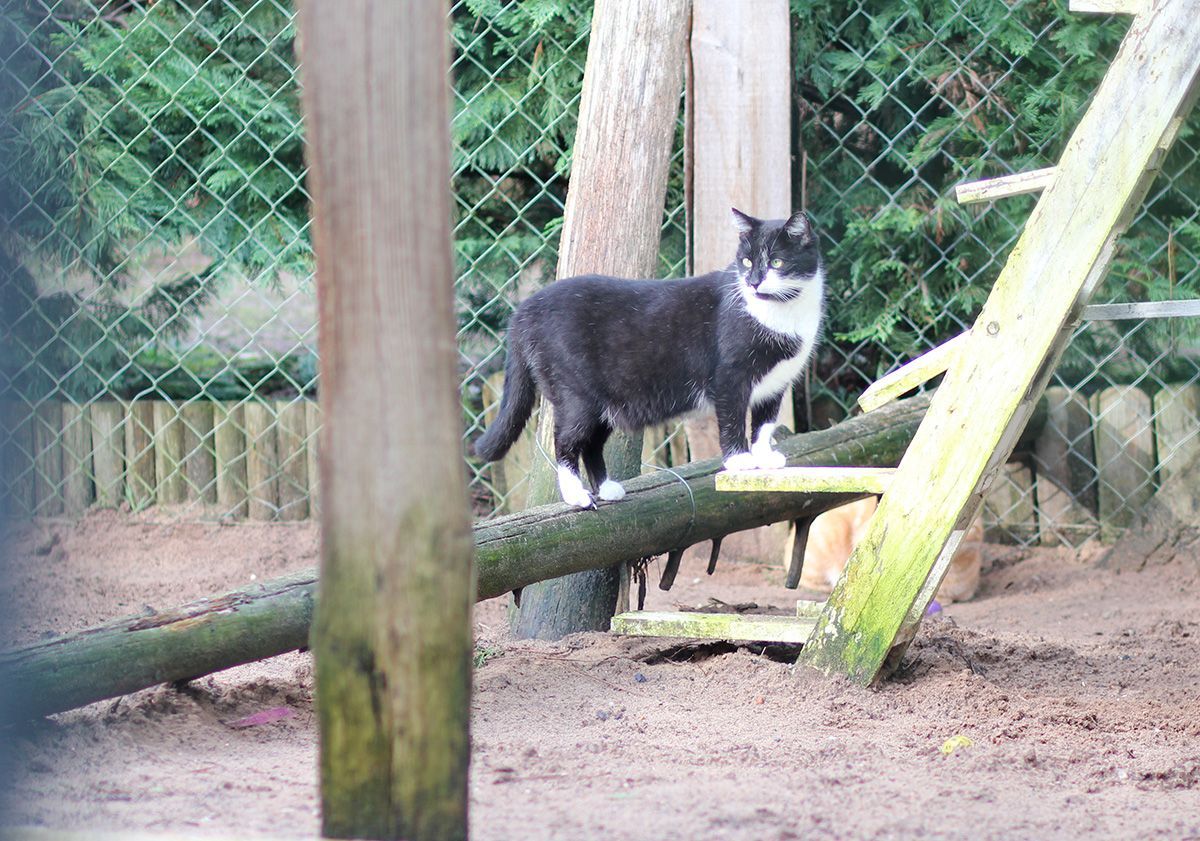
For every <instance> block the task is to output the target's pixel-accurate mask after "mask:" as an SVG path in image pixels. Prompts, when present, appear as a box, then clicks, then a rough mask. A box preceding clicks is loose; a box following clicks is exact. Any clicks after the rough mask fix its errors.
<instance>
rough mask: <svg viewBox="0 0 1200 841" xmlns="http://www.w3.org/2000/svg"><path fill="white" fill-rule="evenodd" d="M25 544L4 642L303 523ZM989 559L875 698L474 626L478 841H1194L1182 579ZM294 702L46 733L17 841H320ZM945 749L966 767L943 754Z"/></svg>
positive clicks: (1198, 725)
mask: <svg viewBox="0 0 1200 841" xmlns="http://www.w3.org/2000/svg"><path fill="white" fill-rule="evenodd" d="M19 537H20V541H19V548H20V549H21V551H20V553H19V558H18V561H17V564H16V566H15V568H14V570H13V573H14V579H13V581H12V582H11V584H12V586H13V587H14V590H13V592H15V593H31V592H40V593H43V594H44V597H43V598H42V599H41V600H40V601H39V602H38V603H36V604H32V603H31V604H27V605H25V607H26V610H25V612H24V617H23V619H21V620H20V621H16V622H14V623H13V624H12V625H10V627H9V629H8V631H7V634H6V636H7V637H8V639H7V640H6V642H12V641H14V640H15V641H22V640H30V639H35V638H38V637H39V636H42V635H43V634H46V633H50V632H60V631H66V630H70V629H73V628H80V627H85V626H87V625H90V624H93V623H95V622H98V621H101V620H104V619H108V618H112V617H115V616H119V615H124V614H130V613H137V612H138V611H139V610H142V609H143V606H145V605H149V606H152V607H155V608H162V607H167V606H171V605H174V604H177V603H180V602H183V601H187V600H190V599H193V598H197V597H200V596H204V595H209V594H211V593H214V592H219V591H222V590H225V589H230V588H233V587H237V586H243V585H245V584H248V583H250V582H251V581H252V580H254V578H255V577H257V578H259V579H261V578H264V577H270V576H274V575H278V574H280V573H283V572H286V571H289V570H293V569H298V568H302V567H306V566H310V565H312V564H314V563H315V562H316V555H317V534H316V530H315V527H314V526H312V525H311V524H300V525H226V526H220V525H215V524H202V523H176V524H174V525H170V526H161V525H155V524H152V523H149V522H145V521H141V520H139V519H138V518H137V517H135V516H131V515H123V514H118V513H116V512H98V513H94V514H92V515H90V516H89V517H88V518H87V519H86V520H84V521H83V522H82V523H81V524H79V525H78V526H70V525H67V524H42V525H41V526H39V527H37V528H35V529H33V530H30V531H26V532H25V533H23V534H22V535H19ZM984 557H985V574H984V578H983V583H982V586H981V589H980V593H979V595H978V596H977V598H976V599H975V600H974V601H972V602H968V603H965V604H961V605H953V606H951V607H949V608H947V609H946V611H945V612H943V613H942V614H940V615H938V616H935V617H932V618H931V619H930V620H929V621H927V622H926V623H925V626H924V628H923V629H922V632H921V634H920V635H919V637H918V639H917V640H916V642H915V643H914V645H913V647H912V648H911V649H910V652H909V655H908V659H907V661H906V663H905V665H904V668H903V669H902V671H901V673H900V674H899V675H898V676H897V677H896V678H895V679H893V680H892V681H890V682H888V683H886V684H885V685H884V686H883V687H882V688H879V689H874V690H863V689H858V688H856V687H853V686H849V685H846V684H845V683H842V682H839V681H836V680H835V681H831V680H828V679H825V678H820V677H815V676H812V675H809V674H807V673H805V672H802V671H798V670H797V669H796V668H795V667H794V666H792V665H791V662H790V661H791V659H792V658H793V657H794V652H791V651H787V650H767V651H763V650H762V649H760V648H750V647H733V646H729V645H724V644H709V645H682V646H681V645H679V644H672V643H668V642H665V641H654V640H644V639H643V640H639V639H629V638H618V637H612V636H609V635H606V634H580V635H576V636H573V637H570V638H568V639H566V640H563V641H562V642H560V643H536V642H521V641H516V640H513V639H511V638H510V637H509V636H508V634H507V630H506V624H505V620H504V605H503V603H502V602H501V601H500V600H496V601H493V602H488V603H484V604H481V605H480V606H479V609H478V611H477V615H476V632H477V639H478V642H477V648H478V650H479V651H480V652H481V656H482V657H484V658H486V662H485V663H484V665H483V666H482V667H481V668H480V669H479V670H478V672H477V678H476V691H475V696H474V702H473V708H474V718H473V747H474V752H473V759H472V776H471V830H472V836H473V837H474V838H476V839H510V838H515V837H526V838H535V839H537V838H547V839H588V838H606V839H608V838H632V839H641V838H656V839H669V838H680V839H694V838H704V837H708V838H722V839H724V838H738V839H799V838H804V839H810V838H816V839H822V838H831V839H832V838H838V839H845V838H881V839H882V838H918V837H922V838H971V839H989V838H1038V839H1055V838H1064V839H1066V838H1071V839H1074V838H1081V837H1103V838H1131V839H1132V838H1139V839H1145V838H1171V839H1180V838H1200V657H1198V656H1197V654H1198V650H1197V649H1198V647H1200V563H1197V562H1196V561H1198V560H1200V559H1197V558H1194V557H1193V558H1191V559H1190V560H1183V561H1179V560H1177V561H1176V562H1173V563H1170V564H1167V565H1163V566H1149V567H1147V568H1145V569H1138V568H1137V567H1138V566H1139V565H1138V563H1137V559H1117V560H1121V561H1122V563H1120V564H1116V566H1117V567H1119V568H1120V571H1118V570H1117V569H1114V568H1113V567H1114V563H1113V561H1114V559H1113V558H1112V557H1109V558H1107V559H1104V557H1103V551H1102V550H1100V549H1099V548H1098V547H1090V548H1085V549H1084V550H1083V551H1081V552H1078V553H1076V552H1070V551H1067V550H1025V549H1015V548H1012V547H996V546H993V547H987V550H986V552H985V555H984ZM1098 561H1103V562H1104V563H1102V564H1098V563H1097V562H1098ZM685 564H686V562H685ZM653 573H654V570H652V574H653ZM781 577H782V576H781V575H780V574H779V573H778V572H777V571H776V570H772V569H768V568H765V567H761V566H756V565H749V564H738V563H723V564H722V566H721V568H719V569H718V572H717V574H716V575H715V576H713V577H712V578H708V577H707V576H705V575H704V574H703V570H702V568H701V567H699V566H691V567H689V566H687V565H685V567H684V569H683V570H682V571H681V573H680V575H679V579H678V581H677V584H676V587H675V589H674V590H672V591H671V592H670V593H664V594H660V593H658V592H657V590H653V589H652V592H651V601H650V602H649V603H648V605H647V606H648V607H667V608H674V607H675V606H676V605H687V606H696V605H699V604H703V603H704V602H705V601H706V599H707V598H709V597H715V598H719V599H721V600H723V601H725V602H729V603H736V602H755V603H757V604H759V605H761V606H763V607H767V606H773V607H786V606H787V605H789V604H791V603H792V602H793V601H794V598H795V595H794V594H793V593H792V592H790V591H787V590H784V589H783V588H782V586H781V585H780V579H781ZM653 578H654V579H655V580H656V578H657V575H653ZM10 620H11V618H10ZM312 696H313V681H312V663H311V660H310V658H309V656H308V655H306V654H299V653H293V654H288V655H285V656H281V657H276V658H273V659H271V660H268V661H265V662H262V663H257V664H253V665H248V666H243V667H239V668H236V669H231V670H229V671H226V672H223V673H220V674H217V675H214V676H211V677H207V678H204V679H201V680H198V681H195V682H194V683H192V684H191V685H189V686H188V687H186V688H185V689H182V690H178V689H175V688H172V687H168V686H160V687H157V688H154V689H150V690H146V691H144V692H140V693H138V694H136V695H133V696H129V697H128V698H124V699H121V700H118V701H109V702H105V703H101V704H96V705H93V706H92V707H89V708H86V709H83V710H79V711H75V712H72V713H67V714H64V715H61V716H58V717H56V718H54V719H53V720H50V721H47V722H45V723H42V724H40V725H38V726H37V727H36V728H35V729H34V730H33V731H31V732H28V733H26V734H25V735H23V736H21V737H20V738H19V739H18V740H17V744H16V751H15V760H16V764H17V766H18V773H17V774H16V775H15V776H14V778H13V779H12V781H11V783H10V790H9V793H8V794H9V796H8V802H7V807H8V809H9V813H8V820H9V821H10V822H14V823H19V824H23V825H44V826H49V827H56V828H84V827H87V828H96V829H109V830H117V831H129V830H135V829H144V830H173V831H179V832H187V833H195V834H201V835H205V834H213V835H216V834H221V833H226V834H228V833H235V832H236V833H239V834H245V835H249V836H256V835H261V836H265V837H269V836H289V835H290V836H297V835H307V836H313V835H315V834H316V833H317V832H318V829H319V814H318V799H317V788H316V773H315V761H316V724H315V718H314V715H313V707H312ZM255 715H259V717H258V718H249V719H248V717H250V716H255ZM256 722H257V723H256ZM960 736H961V737H965V738H966V739H969V740H970V744H969V745H966V746H962V747H958V748H957V749H955V750H953V752H951V753H949V754H948V755H947V754H944V753H943V752H942V751H941V750H940V748H942V747H943V746H944V745H945V744H946V742H947V740H951V739H953V738H954V737H960ZM958 741H960V742H965V740H964V739H960V740H958Z"/></svg>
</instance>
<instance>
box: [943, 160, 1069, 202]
mask: <svg viewBox="0 0 1200 841" xmlns="http://www.w3.org/2000/svg"><path fill="white" fill-rule="evenodd" d="M1054 174H1055V167H1052V166H1048V167H1046V168H1045V169H1031V170H1030V171H1029V172H1018V173H1016V174H1014V175H1001V176H998V177H996V178H986V179H984V180H982V181H971V182H969V183H967V184H959V185H958V186H957V187H955V188H954V198H955V200H956V201H957V202H958V203H959V204H976V203H978V202H985V201H994V200H995V199H1004V198H1008V197H1009V196H1023V195H1026V194H1028V193H1038V192H1041V191H1042V190H1044V189H1046V187H1048V186H1049V185H1050V184H1051V183H1052V182H1053V181H1054Z"/></svg>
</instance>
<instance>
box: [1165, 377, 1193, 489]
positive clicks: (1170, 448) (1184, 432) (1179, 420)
mask: <svg viewBox="0 0 1200 841" xmlns="http://www.w3.org/2000/svg"><path fill="white" fill-rule="evenodd" d="M1154 450H1155V453H1156V457H1157V461H1158V474H1159V480H1160V481H1161V482H1162V484H1164V485H1165V484H1166V483H1167V482H1168V481H1169V480H1170V479H1171V478H1173V477H1174V476H1175V475H1176V474H1177V473H1178V472H1179V471H1180V470H1183V469H1185V468H1187V466H1188V465H1189V464H1192V463H1193V460H1194V459H1196V458H1197V457H1200V385H1196V384H1194V383H1193V384H1191V385H1166V386H1163V387H1162V388H1161V389H1159V390H1158V391H1157V392H1156V393H1155V395H1154Z"/></svg>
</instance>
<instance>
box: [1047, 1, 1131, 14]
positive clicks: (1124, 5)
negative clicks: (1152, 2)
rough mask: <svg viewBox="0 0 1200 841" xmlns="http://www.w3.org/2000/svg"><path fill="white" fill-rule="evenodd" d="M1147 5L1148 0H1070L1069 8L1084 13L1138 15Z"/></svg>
mask: <svg viewBox="0 0 1200 841" xmlns="http://www.w3.org/2000/svg"><path fill="white" fill-rule="evenodd" d="M1147 5H1149V3H1148V2H1147V0H1070V3H1069V4H1068V5H1067V8H1068V9H1070V10H1071V11H1072V12H1077V13H1083V14H1100V15H1136V14H1138V13H1139V12H1141V11H1142V10H1143V9H1145V8H1146V6H1147Z"/></svg>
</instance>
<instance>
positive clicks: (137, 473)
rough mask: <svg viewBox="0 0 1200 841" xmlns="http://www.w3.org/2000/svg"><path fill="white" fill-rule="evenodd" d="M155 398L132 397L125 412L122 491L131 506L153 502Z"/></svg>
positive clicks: (141, 505)
mask: <svg viewBox="0 0 1200 841" xmlns="http://www.w3.org/2000/svg"><path fill="white" fill-rule="evenodd" d="M154 461H155V459H154V401H152V400H135V401H133V402H132V403H130V404H129V406H128V409H127V414H126V416H125V495H126V497H127V498H128V499H129V504H130V505H131V506H133V508H134V510H139V509H142V508H145V507H146V506H147V505H153V504H154V489H155V487H156V485H157V482H156V477H155V464H154Z"/></svg>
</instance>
